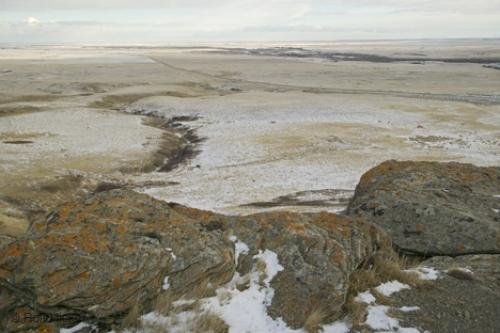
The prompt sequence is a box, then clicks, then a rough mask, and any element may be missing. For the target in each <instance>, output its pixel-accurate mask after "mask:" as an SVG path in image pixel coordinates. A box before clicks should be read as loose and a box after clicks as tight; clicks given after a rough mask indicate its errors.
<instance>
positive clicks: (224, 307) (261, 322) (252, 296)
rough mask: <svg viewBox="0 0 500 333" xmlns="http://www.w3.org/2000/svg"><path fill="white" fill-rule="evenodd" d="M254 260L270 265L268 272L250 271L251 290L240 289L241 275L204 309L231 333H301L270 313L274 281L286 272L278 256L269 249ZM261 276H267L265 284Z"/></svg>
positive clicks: (208, 300) (208, 301)
mask: <svg viewBox="0 0 500 333" xmlns="http://www.w3.org/2000/svg"><path fill="white" fill-rule="evenodd" d="M253 258H254V259H255V260H262V261H263V262H264V263H265V264H266V267H265V272H259V271H258V270H257V269H256V268H255V267H254V268H253V269H252V272H250V282H249V288H248V289H245V290H242V291H240V290H238V289H237V288H236V285H237V284H238V282H239V280H240V279H241V278H240V276H239V274H238V273H237V274H236V275H235V277H234V278H233V280H232V281H231V282H229V284H228V285H226V286H224V287H222V288H219V289H218V290H217V291H216V294H217V296H215V297H211V298H208V299H206V300H205V302H204V303H205V304H204V307H205V308H206V309H207V310H208V311H209V312H212V313H214V314H216V315H218V316H219V317H220V318H222V319H223V320H224V321H225V322H226V324H227V325H228V326H229V332H235V333H236V332H297V331H296V330H292V329H289V328H288V327H287V325H286V323H285V322H284V321H283V320H282V319H281V318H278V319H273V318H271V317H270V316H269V315H268V314H267V307H268V306H269V305H271V302H272V299H273V296H274V289H273V288H271V287H270V282H271V281H272V279H273V278H274V277H275V276H276V274H277V273H278V272H280V271H282V270H283V269H284V268H283V266H281V265H280V263H279V261H278V256H277V255H276V253H274V252H272V251H269V250H265V251H259V253H258V254H256V255H255V256H254V257H253ZM261 274H264V276H265V279H264V280H263V281H262V285H261V284H260V283H259V281H260V279H261ZM228 295H229V296H228ZM221 296H223V297H221ZM242 314H245V315H244V316H243V315H242Z"/></svg>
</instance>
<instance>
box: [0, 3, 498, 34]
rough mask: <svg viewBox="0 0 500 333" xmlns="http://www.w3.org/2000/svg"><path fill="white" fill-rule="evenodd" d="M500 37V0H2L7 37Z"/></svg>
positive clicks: (0, 19)
mask: <svg viewBox="0 0 500 333" xmlns="http://www.w3.org/2000/svg"><path fill="white" fill-rule="evenodd" d="M498 37H500V0H475V1H469V0H468V1H464V0H431V1H428V0H301V1H299V0H206V1H198V0H182V1H181V0H0V43H92V44H100V43H102V44H121V43H133V44H148V43H160V44H175V43H183V42H188V43H189V42H233V41H234V42H236V41H331V40H346V39H348V40H351V39H354V40H355V39H421V38H498Z"/></svg>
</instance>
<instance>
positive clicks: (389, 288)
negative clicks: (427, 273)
mask: <svg viewBox="0 0 500 333" xmlns="http://www.w3.org/2000/svg"><path fill="white" fill-rule="evenodd" d="M422 274H423V273H422ZM404 289H410V286H409V285H407V284H404V283H401V282H399V281H396V280H394V281H389V282H385V283H382V284H381V285H379V286H377V287H375V290H376V291H378V292H379V293H381V294H382V295H384V296H387V297H389V296H391V295H392V294H394V293H397V292H399V291H401V290H404ZM355 301H357V302H360V303H366V304H368V307H367V316H366V321H365V323H364V324H365V325H367V326H369V327H370V328H371V329H373V330H374V331H375V332H398V333H420V331H419V330H418V329H416V328H413V327H401V326H400V323H399V320H398V319H396V318H393V317H391V316H389V314H388V311H389V310H390V309H391V308H390V307H389V306H386V305H379V304H377V303H376V298H375V297H374V296H373V294H372V293H371V292H370V291H365V292H362V293H359V294H358V295H357V296H356V298H355ZM399 309H400V310H401V311H402V312H411V311H417V310H419V309H420V308H419V307H417V306H413V307H411V306H403V307H401V308H399Z"/></svg>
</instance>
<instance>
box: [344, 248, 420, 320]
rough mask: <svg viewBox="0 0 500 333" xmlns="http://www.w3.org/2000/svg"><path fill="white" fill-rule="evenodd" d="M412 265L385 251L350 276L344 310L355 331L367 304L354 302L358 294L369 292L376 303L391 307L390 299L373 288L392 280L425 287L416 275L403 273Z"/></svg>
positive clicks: (404, 258)
mask: <svg viewBox="0 0 500 333" xmlns="http://www.w3.org/2000/svg"><path fill="white" fill-rule="evenodd" d="M413 264H414V262H413V260H411V259H408V258H406V257H402V256H399V255H398V254H397V253H395V252H394V251H391V250H386V251H383V252H381V253H379V254H377V255H375V256H374V257H373V258H372V259H371V260H370V261H369V262H367V263H366V264H365V265H364V266H363V267H362V268H360V269H359V270H357V271H356V272H355V273H353V274H352V275H351V277H350V280H349V290H348V293H347V298H346V305H345V309H346V311H347V313H348V314H349V315H350V317H351V320H352V322H353V327H354V328H355V329H360V328H361V324H362V323H363V322H364V321H365V317H366V313H367V311H366V308H367V304H365V303H360V302H357V301H355V298H356V296H357V295H358V294H359V293H361V292H364V291H367V290H370V292H371V293H372V294H373V296H374V297H375V298H376V300H377V303H379V304H386V305H391V304H392V301H391V299H390V298H389V297H387V296H384V295H383V294H381V293H379V292H377V291H376V290H375V289H374V288H375V287H377V286H379V285H380V284H382V283H384V282H387V281H393V280H398V281H400V282H402V283H406V284H408V285H410V286H413V287H421V286H425V285H426V282H425V281H422V280H420V279H419V277H418V275H417V274H416V273H410V272H405V271H404V270H405V269H407V268H409V267H410V266H412V265H413Z"/></svg>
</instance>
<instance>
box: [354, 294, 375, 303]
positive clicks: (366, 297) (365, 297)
mask: <svg viewBox="0 0 500 333" xmlns="http://www.w3.org/2000/svg"><path fill="white" fill-rule="evenodd" d="M354 300H355V301H356V302H360V303H366V304H372V303H375V301H376V299H375V297H374V296H373V295H372V293H371V292H369V291H365V292H362V293H359V294H358V296H356V298H355V299H354Z"/></svg>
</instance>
